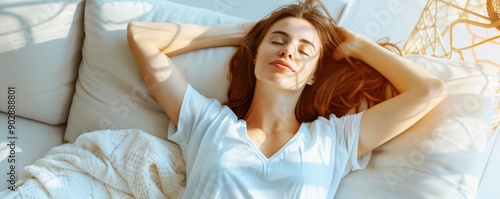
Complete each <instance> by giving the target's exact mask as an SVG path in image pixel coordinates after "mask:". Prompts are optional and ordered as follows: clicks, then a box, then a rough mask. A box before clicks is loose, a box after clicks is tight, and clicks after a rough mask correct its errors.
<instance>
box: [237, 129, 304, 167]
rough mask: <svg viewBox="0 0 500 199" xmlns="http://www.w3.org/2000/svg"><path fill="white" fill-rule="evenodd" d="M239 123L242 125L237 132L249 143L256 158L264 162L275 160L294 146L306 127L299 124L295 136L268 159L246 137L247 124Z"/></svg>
mask: <svg viewBox="0 0 500 199" xmlns="http://www.w3.org/2000/svg"><path fill="white" fill-rule="evenodd" d="M239 122H241V124H242V125H241V127H240V130H239V132H240V133H242V134H243V137H244V139H245V141H246V142H249V144H250V145H251V147H252V150H253V151H254V153H256V154H257V156H258V157H259V158H260V159H262V160H263V161H265V162H267V161H270V160H273V159H276V158H277V157H278V156H280V155H281V154H283V153H285V151H286V149H287V148H289V147H291V145H295V144H296V143H297V141H296V140H297V139H298V137H300V136H301V135H302V134H303V128H304V127H305V126H306V125H305V123H301V124H300V126H299V129H298V130H297V132H296V133H295V135H293V137H292V138H290V140H288V141H287V142H286V143H285V145H283V146H282V147H281V148H280V149H279V150H278V151H276V153H274V154H273V155H271V157H269V158H268V157H266V156H265V155H264V153H262V151H261V150H260V149H259V147H257V145H255V143H254V142H253V141H252V139H250V137H249V136H248V131H247V122H246V121H245V120H240V121H239Z"/></svg>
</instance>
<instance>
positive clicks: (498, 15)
mask: <svg viewBox="0 0 500 199" xmlns="http://www.w3.org/2000/svg"><path fill="white" fill-rule="evenodd" d="M486 7H487V8H488V15H489V16H490V18H491V22H494V21H498V20H500V0H488V1H487V2H486ZM496 28H497V29H498V30H500V26H497V27H496Z"/></svg>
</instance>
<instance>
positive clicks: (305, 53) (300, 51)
mask: <svg viewBox="0 0 500 199" xmlns="http://www.w3.org/2000/svg"><path fill="white" fill-rule="evenodd" d="M299 52H300V53H302V54H304V55H306V56H308V57H310V56H309V54H307V53H306V52H304V51H301V50H299Z"/></svg>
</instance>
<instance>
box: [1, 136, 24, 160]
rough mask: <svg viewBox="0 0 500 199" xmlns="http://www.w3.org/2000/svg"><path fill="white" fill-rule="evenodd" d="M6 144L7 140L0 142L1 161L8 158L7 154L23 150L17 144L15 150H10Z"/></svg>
mask: <svg viewBox="0 0 500 199" xmlns="http://www.w3.org/2000/svg"><path fill="white" fill-rule="evenodd" d="M8 144H9V142H7V141H3V142H0V162H3V161H4V160H6V159H7V158H9V155H11V153H14V152H15V153H14V155H15V154H16V153H20V152H23V149H21V148H19V146H16V147H15V151H12V152H11V150H12V149H10V148H9V145H8ZM6 162H7V161H6Z"/></svg>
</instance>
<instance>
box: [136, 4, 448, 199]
mask: <svg viewBox="0 0 500 199" xmlns="http://www.w3.org/2000/svg"><path fill="white" fill-rule="evenodd" d="M128 41H129V45H130V49H131V50H132V53H133V54H134V57H135V59H136V61H137V64H138V67H139V69H140V71H141V74H142V75H143V77H144V79H145V81H146V82H147V84H148V86H149V87H150V89H151V91H152V93H153V95H154V96H155V98H156V99H157V101H158V103H159V104H160V105H161V107H162V108H163V110H164V111H165V112H166V114H167V115H168V116H169V117H170V119H171V120H172V122H173V124H174V125H175V126H176V128H175V127H174V128H171V129H170V130H169V139H170V140H172V141H174V142H176V143H178V144H179V145H180V146H181V149H182V151H183V157H184V159H185V161H186V165H187V186H186V191H185V194H184V197H183V198H333V196H334V195H335V191H336V189H337V187H338V185H339V182H340V179H341V178H342V177H343V176H345V175H346V174H347V173H348V172H349V171H351V170H356V169H360V168H363V167H364V166H365V165H366V164H367V162H368V159H369V157H370V154H371V153H370V151H372V150H373V149H374V148H376V147H378V146H380V145H382V144H383V143H385V142H386V141H388V140H390V139H391V138H393V137H395V136H397V135H398V134H400V133H402V132H403V131H404V130H406V129H407V128H408V127H410V126H411V125H413V124H414V123H415V122H417V121H418V120H419V119H420V118H422V117H423V116H424V115H425V114H426V113H428V112H429V111H430V110H431V109H432V108H433V107H434V106H435V105H437V104H438V103H439V102H440V101H442V100H443V99H444V98H445V96H446V91H445V87H444V84H443V82H442V81H440V80H439V79H438V78H436V77H435V76H433V75H432V74H430V73H428V72H427V71H425V70H423V69H421V68H419V67H418V66H416V65H415V64H414V63H412V62H410V61H408V60H406V59H404V58H402V57H400V56H398V55H396V54H393V53H391V52H390V51H388V50H386V49H385V48H383V47H381V46H380V45H378V44H376V43H374V42H372V41H370V40H369V39H367V38H365V37H362V36H360V35H357V34H355V33H353V32H351V31H349V30H346V29H344V28H341V27H338V26H336V25H335V22H334V21H333V19H332V18H331V17H330V16H329V15H328V12H327V11H326V9H325V8H324V6H323V4H322V3H321V2H320V1H317V0H306V2H304V3H298V4H292V5H288V6H284V7H282V8H280V9H278V10H276V11H274V12H273V13H271V14H270V15H269V16H267V17H266V18H264V19H262V20H261V21H259V22H258V23H256V24H255V25H254V24H252V23H249V24H235V25H195V24H171V23H139V22H133V23H130V24H129V26H128ZM225 45H240V47H239V49H238V50H237V52H236V53H235V55H234V56H233V57H232V59H231V62H230V71H229V79H230V81H231V83H230V88H229V92H228V102H227V106H223V105H221V104H220V102H218V101H216V100H212V99H206V98H205V97H203V96H202V95H200V94H199V93H198V92H197V91H196V90H194V89H193V88H192V87H191V86H190V85H189V84H188V82H187V81H186V79H185V78H184V77H183V76H182V74H181V72H180V71H179V69H178V68H177V67H176V66H175V63H173V62H172V61H171V60H170V59H169V58H168V56H172V55H176V54H179V53H183V52H186V51H189V50H194V49H200V48H208V47H215V46H225ZM351 58H352V59H353V60H360V61H362V62H363V63H366V64H367V65H369V66H370V67H371V68H372V69H375V70H376V71H378V72H379V73H380V74H381V75H383V76H384V77H385V78H386V79H387V80H389V81H390V82H391V83H392V84H393V85H394V87H395V88H396V89H397V91H398V92H399V93H400V94H399V95H398V96H396V97H394V98H391V99H389V100H386V101H384V102H381V103H378V101H377V99H371V98H370V97H369V96H370V95H365V96H366V97H365V98H366V100H367V101H368V105H370V106H371V107H370V108H369V109H368V110H366V111H363V112H361V113H357V114H351V115H346V116H343V117H341V118H338V117H337V116H336V115H335V114H333V113H335V112H336V110H333V109H339V110H341V111H339V112H340V113H341V114H342V113H343V114H345V113H346V111H345V110H349V109H351V108H352V107H350V105H352V104H353V103H351V102H356V103H357V104H356V103H354V104H355V106H357V107H359V104H360V103H359V102H360V101H361V99H357V98H359V97H357V96H363V93H364V92H365V91H364V90H363V89H359V88H363V87H366V85H368V84H370V83H369V82H363V81H362V82H358V83H357V85H354V88H355V89H353V90H352V92H351V93H348V94H347V95H344V94H343V93H340V94H339V93H338V92H337V93H336V92H335V90H337V88H343V89H342V90H344V91H345V88H352V87H353V86H352V85H351V86H350V87H349V86H348V87H345V86H344V85H342V83H345V82H349V81H350V80H346V79H349V78H346V77H344V76H339V74H344V75H345V74H346V73H345V71H346V70H343V69H341V68H346V67H350V68H351V69H350V71H351V72H350V73H357V74H361V75H358V76H359V77H363V76H364V75H363V73H364V72H363V71H364V70H362V69H358V68H356V67H353V66H351V65H347V64H346V63H352V62H351V61H350V60H351ZM205 67H207V68H205ZM209 67H210V66H200V70H204V69H209ZM377 74H378V73H377ZM380 82H381V81H378V83H376V85H379V87H380V86H382V87H384V85H383V84H382V83H380ZM383 89H385V88H383ZM383 89H382V90H383ZM345 96H347V97H345ZM353 96H354V97H353ZM378 98H380V97H378ZM346 99H347V101H346ZM339 101H340V102H342V101H343V102H342V103H340V104H345V105H343V106H344V107H342V105H341V106H339V103H337V102H339ZM379 101H380V100H379ZM377 103H378V104H377ZM373 104H376V105H373ZM174 125H171V127H172V126H174Z"/></svg>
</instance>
